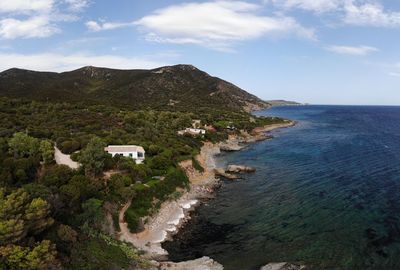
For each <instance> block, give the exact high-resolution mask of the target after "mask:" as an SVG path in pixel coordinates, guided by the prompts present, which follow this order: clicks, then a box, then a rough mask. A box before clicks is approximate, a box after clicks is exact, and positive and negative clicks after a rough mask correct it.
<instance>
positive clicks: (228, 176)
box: [214, 168, 239, 180]
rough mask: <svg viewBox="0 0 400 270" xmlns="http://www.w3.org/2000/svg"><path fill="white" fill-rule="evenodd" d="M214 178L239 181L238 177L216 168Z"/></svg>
mask: <svg viewBox="0 0 400 270" xmlns="http://www.w3.org/2000/svg"><path fill="white" fill-rule="evenodd" d="M214 173H215V176H217V177H223V178H226V179H229V180H235V179H239V176H237V175H235V174H231V173H227V172H226V171H225V170H224V169H223V168H216V169H214Z"/></svg>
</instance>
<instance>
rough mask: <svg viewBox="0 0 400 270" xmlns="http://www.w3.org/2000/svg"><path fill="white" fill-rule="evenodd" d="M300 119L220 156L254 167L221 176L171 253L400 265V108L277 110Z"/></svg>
mask: <svg viewBox="0 0 400 270" xmlns="http://www.w3.org/2000/svg"><path fill="white" fill-rule="evenodd" d="M260 114H262V115H274V116H281V117H285V118H289V119H293V120H297V121H299V123H298V125H297V126H296V127H293V128H289V129H282V130H279V131H275V132H273V135H274V136H275V138H274V139H273V140H269V141H264V142H260V143H256V144H253V145H250V146H249V147H248V148H247V149H246V150H244V151H241V152H235V153H232V154H225V155H223V156H222V157H221V158H220V162H222V163H225V164H228V163H234V164H246V165H250V166H254V167H256V168H257V172H256V173H254V174H249V175H247V176H245V179H244V180H240V181H236V182H224V184H223V186H222V187H221V189H220V191H219V193H218V195H217V197H216V198H215V199H213V200H211V201H209V202H207V203H206V204H204V205H203V206H201V207H200V208H199V211H197V213H196V215H195V216H194V217H193V220H192V222H191V223H190V224H189V225H188V226H187V227H186V228H185V229H184V231H183V232H182V234H179V235H178V236H177V237H176V238H175V241H173V242H171V243H167V244H165V247H166V248H167V249H168V250H169V252H170V254H171V256H170V257H171V259H172V260H177V261H179V260H186V259H193V258H198V257H201V256H210V257H212V258H213V259H215V260H217V261H218V262H220V263H222V264H223V265H224V267H225V269H226V270H253V269H259V267H260V266H261V265H264V264H266V263H268V262H277V261H278V262H279V261H302V262H304V263H305V264H307V265H308V266H309V269H346V270H347V269H349V270H358V269H374V270H375V269H376V270H380V269H385V270H391V269H400V107H357V106H352V107H350V106H301V107H277V108H274V109H272V110H267V111H264V112H261V113H260Z"/></svg>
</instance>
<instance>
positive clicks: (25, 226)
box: [0, 189, 54, 245]
mask: <svg viewBox="0 0 400 270" xmlns="http://www.w3.org/2000/svg"><path fill="white" fill-rule="evenodd" d="M49 214H50V205H49V204H48V203H47V202H46V201H45V200H43V199H41V198H36V199H33V200H31V199H30V198H29V196H28V193H27V192H26V191H25V190H24V189H18V190H16V191H14V192H12V193H10V194H8V195H7V194H6V192H5V190H4V189H0V245H4V244H10V243H17V242H19V241H20V240H21V239H22V238H24V237H25V236H26V235H27V234H33V235H34V234H38V233H40V232H42V231H43V230H44V229H46V228H48V227H49V226H50V225H52V224H53V222H54V220H53V219H52V218H51V217H49Z"/></svg>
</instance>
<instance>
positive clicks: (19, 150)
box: [8, 132, 40, 158]
mask: <svg viewBox="0 0 400 270" xmlns="http://www.w3.org/2000/svg"><path fill="white" fill-rule="evenodd" d="M8 146H9V147H10V150H11V151H12V153H13V154H14V157H15V158H18V157H25V156H35V155H37V154H38V153H39V146H40V143H39V140H38V139H36V138H33V137H30V136H28V135H27V134H25V133H23V132H17V133H14V135H13V137H12V138H11V139H10V141H9V142H8Z"/></svg>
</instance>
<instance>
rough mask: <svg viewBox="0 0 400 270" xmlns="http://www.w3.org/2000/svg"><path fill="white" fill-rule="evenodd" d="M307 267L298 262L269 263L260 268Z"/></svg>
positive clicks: (293, 269)
mask: <svg viewBox="0 0 400 270" xmlns="http://www.w3.org/2000/svg"><path fill="white" fill-rule="evenodd" d="M305 269H306V267H305V266H304V265H301V264H297V263H287V262H283V263H269V264H267V265H265V266H263V267H261V268H260V270H305Z"/></svg>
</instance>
